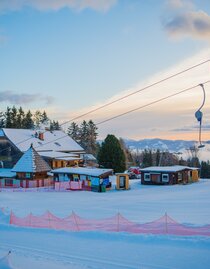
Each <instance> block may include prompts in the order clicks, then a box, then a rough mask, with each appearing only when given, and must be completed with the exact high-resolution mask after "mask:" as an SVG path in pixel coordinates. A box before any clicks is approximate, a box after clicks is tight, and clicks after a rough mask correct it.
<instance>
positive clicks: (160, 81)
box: [0, 59, 210, 153]
mask: <svg viewBox="0 0 210 269" xmlns="http://www.w3.org/2000/svg"><path fill="white" fill-rule="evenodd" d="M208 62H210V59H208V60H205V61H203V62H200V63H198V64H196V65H193V66H191V67H188V68H186V69H184V70H182V71H180V72H177V73H175V74H173V75H170V76H168V77H166V78H163V79H161V80H159V81H156V82H154V83H153V84H149V85H148V86H146V87H144V88H141V89H139V90H137V91H134V92H131V93H129V94H127V95H125V96H123V97H120V98H118V99H116V100H114V101H111V102H109V103H107V104H104V105H102V106H99V107H98V108H95V109H92V110H90V111H88V112H86V113H84V114H81V115H79V116H77V117H75V118H72V119H70V120H68V121H65V122H63V123H61V124H60V126H63V125H65V124H67V123H70V122H72V121H74V120H77V119H79V118H82V117H84V116H87V115H89V114H91V113H93V112H96V111H98V110H100V109H102V108H105V107H107V106H110V105H112V104H114V103H116V102H119V101H121V100H124V99H126V98H128V97H130V96H132V95H134V94H137V93H139V92H142V91H145V90H147V89H149V88H151V87H153V86H156V85H158V84H161V83H163V82H165V81H167V80H169V79H172V78H174V77H176V76H179V75H181V74H183V73H186V72H188V71H190V70H192V69H194V68H197V67H199V66H201V65H203V64H206V63H208ZM43 133H46V131H44V132H43ZM30 139H31V138H27V139H24V140H22V141H20V142H18V143H17V144H16V145H20V144H22V143H25V142H27V141H28V140H30ZM7 149H8V148H5V149H2V150H0V153H1V152H3V151H5V150H7Z"/></svg>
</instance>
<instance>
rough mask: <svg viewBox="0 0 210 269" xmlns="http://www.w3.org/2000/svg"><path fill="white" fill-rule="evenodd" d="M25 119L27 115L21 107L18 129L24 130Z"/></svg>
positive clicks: (18, 116) (18, 114)
mask: <svg viewBox="0 0 210 269" xmlns="http://www.w3.org/2000/svg"><path fill="white" fill-rule="evenodd" d="M24 118H25V113H24V111H23V109H22V107H21V106H20V107H19V109H18V113H17V120H16V122H17V128H24V127H23V121H24Z"/></svg>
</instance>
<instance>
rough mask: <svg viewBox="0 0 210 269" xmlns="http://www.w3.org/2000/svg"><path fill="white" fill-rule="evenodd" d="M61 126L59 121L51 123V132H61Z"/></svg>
mask: <svg viewBox="0 0 210 269" xmlns="http://www.w3.org/2000/svg"><path fill="white" fill-rule="evenodd" d="M60 129H61V126H60V124H59V122H58V121H54V120H53V121H50V131H56V130H60Z"/></svg>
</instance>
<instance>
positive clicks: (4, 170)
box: [0, 168, 16, 178]
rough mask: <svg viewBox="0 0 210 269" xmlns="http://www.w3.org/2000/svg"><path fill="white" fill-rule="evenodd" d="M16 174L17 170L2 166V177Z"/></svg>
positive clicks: (0, 172)
mask: <svg viewBox="0 0 210 269" xmlns="http://www.w3.org/2000/svg"><path fill="white" fill-rule="evenodd" d="M15 176H16V173H15V172H12V171H11V169H8V168H0V178H3V177H6V178H13V177H15Z"/></svg>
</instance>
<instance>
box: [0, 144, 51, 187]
mask: <svg viewBox="0 0 210 269" xmlns="http://www.w3.org/2000/svg"><path fill="white" fill-rule="evenodd" d="M50 170H51V168H50V167H49V165H48V164H47V163H46V162H45V161H44V160H43V158H42V157H41V156H40V155H39V154H38V153H37V152H36V151H35V149H34V148H33V146H32V145H31V147H30V148H29V149H28V150H27V151H26V152H25V153H24V154H23V156H22V157H21V158H20V160H19V161H18V162H17V164H16V165H15V166H14V167H13V169H12V170H11V172H15V173H16V175H15V177H14V178H10V187H16V188H19V187H22V188H37V187H44V186H49V185H51V184H52V179H51V178H49V176H48V174H47V173H48V172H49V171H50ZM6 181H8V179H7V180H6ZM7 186H8V185H5V186H4V187H7ZM2 187H3V186H2Z"/></svg>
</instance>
